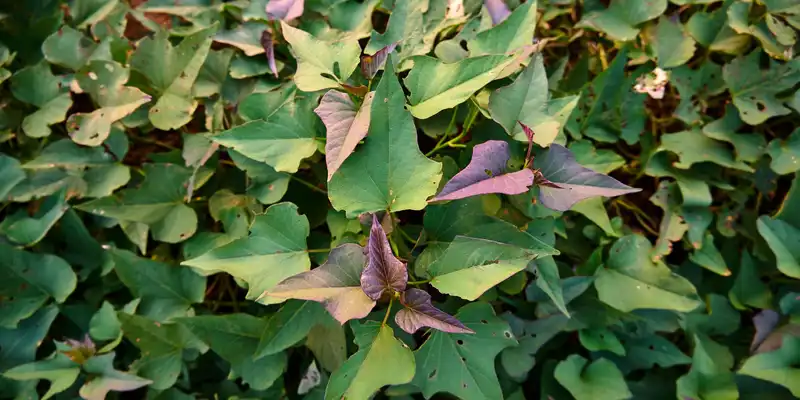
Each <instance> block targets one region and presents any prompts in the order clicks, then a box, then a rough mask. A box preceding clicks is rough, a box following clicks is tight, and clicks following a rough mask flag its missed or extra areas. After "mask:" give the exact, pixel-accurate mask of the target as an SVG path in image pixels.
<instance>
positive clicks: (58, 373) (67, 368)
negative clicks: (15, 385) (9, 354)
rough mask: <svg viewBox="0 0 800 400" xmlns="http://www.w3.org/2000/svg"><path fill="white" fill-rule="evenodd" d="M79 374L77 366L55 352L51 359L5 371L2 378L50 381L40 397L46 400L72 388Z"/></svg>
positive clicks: (79, 370)
mask: <svg viewBox="0 0 800 400" xmlns="http://www.w3.org/2000/svg"><path fill="white" fill-rule="evenodd" d="M80 373H81V368H80V366H79V365H78V364H76V363H75V362H74V361H72V360H70V359H69V358H67V356H65V355H63V354H61V353H60V352H56V353H53V357H52V358H49V359H47V360H42V361H36V362H32V363H29V364H23V365H20V366H18V367H15V368H12V369H10V370H8V371H5V372H4V373H3V376H4V377H6V378H9V379H14V380H18V381H24V380H39V379H45V380H47V381H50V387H49V388H48V389H47V392H46V393H45V394H44V396H42V400H47V399H49V398H51V397H53V396H54V395H56V394H58V393H61V392H63V391H65V390H67V389H68V388H69V387H70V386H72V384H73V383H75V380H76V379H78V375H79V374H80Z"/></svg>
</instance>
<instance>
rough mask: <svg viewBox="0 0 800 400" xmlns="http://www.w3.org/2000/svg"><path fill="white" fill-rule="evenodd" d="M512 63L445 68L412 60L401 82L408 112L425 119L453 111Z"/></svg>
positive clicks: (500, 60) (483, 59)
mask: <svg viewBox="0 0 800 400" xmlns="http://www.w3.org/2000/svg"><path fill="white" fill-rule="evenodd" d="M513 61H514V57H509V56H506V55H491V56H480V57H472V58H467V59H464V60H461V61H458V62H455V63H452V64H446V63H443V62H441V61H439V60H437V59H435V58H433V57H428V56H420V57H415V58H414V67H413V68H412V69H411V72H410V73H409V74H408V76H407V77H406V78H405V80H404V82H405V84H406V87H407V88H408V90H410V91H411V96H410V98H409V102H410V104H411V105H410V106H409V108H408V110H409V111H411V114H413V115H414V117H416V118H419V119H428V118H430V117H432V116H434V115H435V114H436V113H438V112H439V111H442V110H446V109H448V108H451V107H455V106H457V105H459V104H461V103H463V102H465V101H467V99H469V97H470V96H471V95H472V94H473V93H475V92H476V91H478V90H479V89H481V88H483V87H484V86H486V85H487V84H488V83H489V82H491V81H493V80H495V79H496V78H497V77H498V76H500V73H501V72H502V71H503V69H505V68H506V67H507V66H509V65H510V64H511V62H513ZM389 62H390V61H387V65H388V64H389ZM384 74H385V73H384ZM523 87H524V86H523ZM375 97H376V99H378V100H380V99H381V98H382V97H386V96H380V94H379V93H378V94H376V95H375ZM375 117H376V116H375V115H373V121H374V119H375Z"/></svg>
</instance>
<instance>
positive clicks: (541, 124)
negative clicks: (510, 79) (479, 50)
mask: <svg viewBox="0 0 800 400" xmlns="http://www.w3.org/2000/svg"><path fill="white" fill-rule="evenodd" d="M525 4H528V3H525ZM534 9H535V7H534ZM515 13H516V11H515ZM512 16H513V14H512ZM506 21H508V20H506ZM531 26H533V25H532V24H531ZM412 71H413V70H412ZM577 104H578V96H567V97H562V98H557V99H552V98H550V94H549V93H548V84H547V75H546V73H545V69H544V61H543V57H542V56H541V55H539V54H536V55H535V56H534V58H533V60H531V62H530V64H528V66H527V67H526V68H525V69H524V70H523V71H522V73H521V74H520V75H519V76H518V77H517V79H516V80H514V83H512V84H511V85H508V86H506V87H503V88H500V89H498V90H496V91H495V92H493V93H492V95H491V97H489V111H490V112H491V114H492V119H494V120H495V121H496V122H497V123H498V124H500V125H501V126H502V127H503V129H505V130H506V132H507V133H508V134H509V135H511V136H512V137H513V138H514V139H516V140H519V141H522V142H527V141H528V137H527V136H526V135H525V133H524V132H523V130H522V127H521V126H520V125H519V124H518V123H517V122H518V121H519V122H522V123H523V124H525V125H526V126H528V127H530V128H531V129H532V130H533V132H534V135H533V141H534V142H535V143H536V144H538V145H540V146H543V147H546V146H549V145H550V143H553V141H554V140H555V139H556V136H558V135H559V134H560V133H561V131H562V129H563V127H564V125H565V124H566V122H567V118H569V115H570V113H572V110H573V109H574V108H575V105H577Z"/></svg>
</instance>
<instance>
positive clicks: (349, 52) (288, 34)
mask: <svg viewBox="0 0 800 400" xmlns="http://www.w3.org/2000/svg"><path fill="white" fill-rule="evenodd" d="M281 31H282V32H283V37H284V39H286V41H287V42H289V44H290V45H291V49H292V54H293V55H294V56H295V58H297V72H296V73H295V75H294V82H295V84H296V85H297V88H298V89H300V90H302V91H304V92H315V91H317V90H322V89H327V88H334V87H337V86H339V85H340V84H342V83H344V82H345V81H346V80H347V78H349V77H350V75H351V74H352V73H353V71H354V70H355V69H356V67H357V66H358V61H359V60H358V56H359V54H361V47H360V46H359V45H358V41H357V40H356V39H355V38H347V39H344V40H337V41H335V42H324V41H322V40H320V39H317V38H315V37H313V36H311V35H310V34H309V33H307V32H305V31H301V30H299V29H296V28H292V27H291V26H289V25H287V24H286V23H284V22H283V21H281Z"/></svg>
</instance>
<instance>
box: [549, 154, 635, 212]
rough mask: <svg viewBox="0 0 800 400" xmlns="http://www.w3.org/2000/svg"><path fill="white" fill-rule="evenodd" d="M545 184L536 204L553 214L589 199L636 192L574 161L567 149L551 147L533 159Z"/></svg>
mask: <svg viewBox="0 0 800 400" xmlns="http://www.w3.org/2000/svg"><path fill="white" fill-rule="evenodd" d="M534 165H535V166H536V168H537V169H538V170H539V173H540V174H541V175H542V177H543V178H544V179H546V180H545V181H542V182H546V183H547V184H540V185H539V197H538V199H539V201H541V202H542V204H544V205H545V206H546V207H548V208H551V209H553V210H556V211H566V210H569V208H570V207H572V205H573V204H575V203H577V202H579V201H581V200H583V199H587V198H590V197H596V196H605V197H614V196H620V195H623V194H628V193H635V192H638V191H640V190H641V189H635V188H632V187H630V186H628V185H625V184H623V183H621V182H620V181H618V180H616V179H614V178H612V177H610V176H608V175H603V174H601V173H597V172H594V171H592V170H591V169H589V168H586V167H584V166H582V165H580V164H578V162H576V161H575V156H573V155H572V152H571V151H569V150H568V149H567V148H566V147H564V146H561V145H558V144H555V143H553V144H551V145H550V148H549V149H548V150H547V152H546V153H545V154H544V155H543V156H539V157H537V158H536V160H534Z"/></svg>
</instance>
